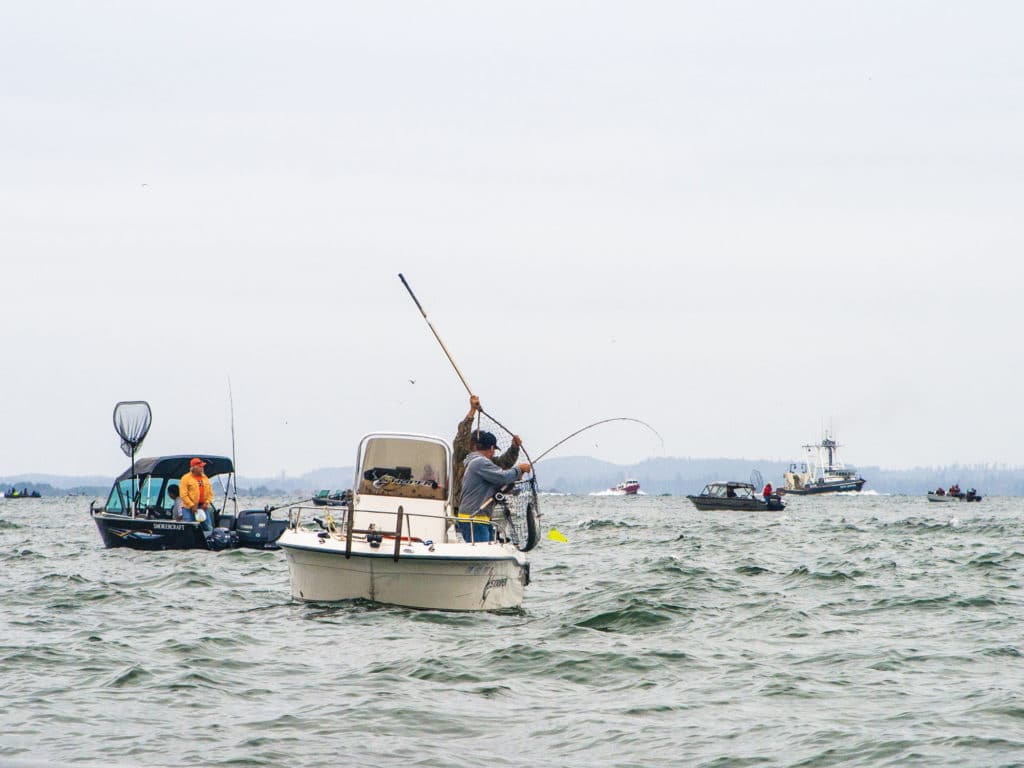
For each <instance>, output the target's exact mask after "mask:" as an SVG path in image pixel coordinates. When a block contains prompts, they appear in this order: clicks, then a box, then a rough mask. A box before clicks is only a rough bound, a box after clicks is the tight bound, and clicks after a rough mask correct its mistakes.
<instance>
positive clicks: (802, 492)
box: [785, 478, 867, 496]
mask: <svg viewBox="0 0 1024 768" xmlns="http://www.w3.org/2000/svg"><path fill="white" fill-rule="evenodd" d="M866 482H867V480H865V479H863V478H857V479H856V480H840V481H835V482H828V481H826V482H824V483H821V484H820V485H809V486H805V487H803V488H787V489H786V491H785V492H786V493H787V494H793V495H794V496H810V495H813V494H816V493H839V492H841V491H859V490H861V489H862V488H863V487H864V484H865V483H866Z"/></svg>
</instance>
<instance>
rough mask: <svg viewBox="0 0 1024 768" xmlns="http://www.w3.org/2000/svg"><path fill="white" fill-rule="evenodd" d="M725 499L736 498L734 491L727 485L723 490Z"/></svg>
mask: <svg viewBox="0 0 1024 768" xmlns="http://www.w3.org/2000/svg"><path fill="white" fill-rule="evenodd" d="M725 498H727V499H735V498H736V489H735V488H733V487H732V486H731V485H728V486H726V488H725Z"/></svg>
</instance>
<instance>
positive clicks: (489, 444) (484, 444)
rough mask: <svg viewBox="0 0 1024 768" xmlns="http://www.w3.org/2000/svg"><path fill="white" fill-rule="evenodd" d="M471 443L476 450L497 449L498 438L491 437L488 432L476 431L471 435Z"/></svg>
mask: <svg viewBox="0 0 1024 768" xmlns="http://www.w3.org/2000/svg"><path fill="white" fill-rule="evenodd" d="M472 439H473V442H474V443H475V444H476V447H477V448H480V449H482V450H487V449H488V448H497V447H498V438H496V437H495V436H494V435H492V434H491V433H490V432H484V431H483V430H477V431H476V432H474V433H473V435H472Z"/></svg>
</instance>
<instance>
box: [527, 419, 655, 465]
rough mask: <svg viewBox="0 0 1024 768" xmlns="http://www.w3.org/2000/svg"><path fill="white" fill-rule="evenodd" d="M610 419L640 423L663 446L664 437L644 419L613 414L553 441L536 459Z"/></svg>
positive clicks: (538, 459)
mask: <svg viewBox="0 0 1024 768" xmlns="http://www.w3.org/2000/svg"><path fill="white" fill-rule="evenodd" d="M610 421H632V422H636V423H637V424H642V425H643V426H645V427H647V428H648V429H649V430H651V432H653V433H654V434H655V435H657V436H658V439H659V440H660V441H661V447H662V449H664V448H665V438H663V437H662V436H661V434H660V433H659V432H658V430H656V429H655V428H654V427H652V426H651V425H650V424H648V423H647V422H646V421H641V420H640V419H634V418H632V417H630V416H613V417H612V418H610V419H601V420H600V421H595V422H594V423H593V424H588V425H587V426H585V427H582V428H581V429H577V430H576V431H575V432H573V433H572V434H571V435H569V436H568V437H563V438H562V439H561V440H559V441H558V442H557V443H555V444H554V445H552V446H551V447H550V448H548V449H547V450H546V451H544V453H542V454H541V455H540V456H538V457H537V459H536V461H540V460H541V459H543V458H544V457H545V456H547V455H548V454H549V453H551V452H552V451H553V450H555V448H557V447H558V446H560V445H561V444H562V443H565V442H567V441H569V440H571V439H572V438H574V437H576V435H578V434H580V433H582V432H586V431H587V430H588V429H592V428H594V427H597V426H600V425H601V424H607V423H608V422H610Z"/></svg>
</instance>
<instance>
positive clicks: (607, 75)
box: [0, 0, 1024, 476]
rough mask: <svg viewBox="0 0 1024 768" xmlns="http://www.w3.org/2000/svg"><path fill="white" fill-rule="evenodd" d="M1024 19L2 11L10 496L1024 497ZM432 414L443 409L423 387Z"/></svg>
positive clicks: (881, 7)
mask: <svg viewBox="0 0 1024 768" xmlns="http://www.w3.org/2000/svg"><path fill="white" fill-rule="evenodd" d="M1022 28H1024V6H1021V5H1020V4H1018V3H1012V2H981V3H952V2H888V1H887V2H786V1H785V0H783V2H775V3H764V2H759V1H751V2H700V3H687V2H664V3H599V2H552V1H551V0H545V2H537V3H524V2H514V3H509V2H505V3H502V2H487V3H475V2H461V3H457V2H431V3H422V2H372V3H371V2H365V3H336V2H321V3H284V2H280V3H268V2H248V1H247V2H241V1H239V2H144V3H139V2H135V0H131V1H125V2H47V3H27V2H26V3H5V4H3V6H2V7H0V110H2V112H0V117H2V119H0V262H2V268H0V339H2V360H3V363H2V377H0V435H2V438H0V475H11V474H14V473H19V472H54V473H61V474H94V473H100V474H107V473H111V474H112V473H115V472H117V471H120V470H121V469H122V468H123V467H124V465H125V464H126V460H125V458H124V456H123V455H122V454H121V452H120V449H119V447H118V439H117V437H116V436H115V434H114V431H113V427H112V424H111V410H112V408H113V406H114V404H115V402H117V401H118V400H130V399H144V400H148V401H149V402H150V403H151V405H152V407H153V412H154V423H153V428H152V431H151V432H150V436H149V438H148V439H147V441H146V443H145V444H144V446H143V452H144V453H145V454H148V455H154V454H159V453H193V452H206V453H218V452H223V453H230V449H231V440H230V410H229V401H228V379H229V377H230V381H231V385H232V388H233V392H234V411H235V427H236V435H237V456H238V465H239V471H240V472H242V473H243V474H246V475H249V476H254V475H276V474H279V473H280V472H282V471H284V472H287V473H288V474H298V473H302V472H305V471H307V470H309V469H313V468H316V467H322V466H336V465H342V464H350V463H351V462H352V460H353V456H354V452H355V449H356V444H357V441H358V438H359V436H360V435H362V434H363V433H365V432H368V431H372V430H378V429H397V430H408V431H416V432H427V433H434V434H440V435H443V436H447V437H450V436H451V434H452V433H453V431H454V428H455V425H456V422H457V421H458V420H459V418H461V416H462V415H463V414H464V413H465V411H466V404H467V397H466V393H465V391H464V390H463V389H462V386H461V384H460V383H459V381H458V379H457V378H456V376H455V374H454V372H453V371H452V370H451V368H450V366H449V365H448V363H447V361H446V360H445V358H444V356H443V353H442V352H441V350H440V348H439V347H438V346H437V344H436V343H435V341H434V339H433V337H432V336H431V335H430V332H429V329H428V328H427V326H426V324H425V323H424V322H423V319H422V318H421V317H420V315H419V314H418V312H417V310H416V308H415V306H414V305H413V303H412V302H411V300H410V299H409V297H408V295H407V294H406V292H405V290H404V289H403V288H402V285H401V283H400V282H399V280H398V278H397V274H398V273H399V272H404V273H405V275H406V276H407V278H408V279H409V281H410V283H411V284H412V286H413V288H414V290H416V292H417V294H418V295H419V298H420V300H421V301H422V302H423V304H424V306H425V308H426V309H427V312H428V313H429V315H430V318H431V320H432V321H433V322H434V325H435V326H436V328H437V329H438V331H439V332H440V334H441V336H442V338H444V340H445V341H446V343H447V344H448V346H449V348H450V349H451V351H452V353H453V355H454V356H455V358H456V360H457V362H458V363H459V365H460V367H461V368H462V370H463V371H464V373H465V374H466V376H467V378H468V380H469V382H470V384H471V386H472V387H473V388H474V390H476V391H477V392H478V393H479V395H480V396H481V398H482V399H483V402H484V406H485V407H486V408H488V409H489V410H491V411H493V412H494V413H495V415H497V416H498V418H500V419H501V420H502V421H503V422H505V423H506V424H508V425H509V426H510V427H512V428H513V429H514V430H515V431H517V432H519V433H520V434H521V435H522V437H523V439H524V441H525V442H526V445H527V447H528V449H529V450H531V452H533V453H535V454H536V453H539V452H540V451H542V450H543V449H545V448H547V447H548V446H549V445H551V444H552V443H554V442H556V441H557V440H559V439H560V438H562V437H564V436H565V435H567V434H569V433H570V432H572V431H573V430H575V429H578V428H579V427H581V426H583V425H584V424H587V423H589V422H592V421H596V420H598V419H601V418H606V417H610V416H632V417H636V418H641V419H644V420H646V421H648V422H650V423H651V424H653V425H654V426H655V427H657V429H658V430H659V431H660V432H661V434H662V435H663V436H664V439H665V445H664V448H662V446H661V444H660V443H659V442H658V440H657V439H656V438H654V437H653V436H652V435H650V434H649V433H647V432H645V431H644V430H642V429H640V428H638V427H636V425H619V426H611V427H604V428H599V429H595V430H593V431H591V432H589V433H587V434H586V435H585V436H581V437H580V438H579V439H577V440H576V441H573V442H571V443H569V444H568V445H566V446H564V448H563V449H561V450H560V452H559V454H558V455H574V454H575V455H579V454H589V455H592V456H595V457H597V458H601V459H606V460H609V461H617V462H632V461H638V460H640V459H643V458H645V457H648V456H701V457H714V456H728V457H737V458H739V457H747V458H770V459H795V458H797V457H798V455H799V453H800V450H799V449H800V445H801V444H802V443H804V442H807V441H810V440H814V439H816V438H817V437H819V436H820V434H819V433H820V430H821V427H822V425H826V426H828V425H829V424H831V425H832V426H833V427H834V429H835V431H836V433H837V434H838V437H839V440H840V442H841V443H842V444H843V445H844V446H845V458H846V460H847V462H848V463H853V464H874V465H881V466H884V467H893V468H896V467H907V466H916V465H929V464H938V463H949V462H955V461H960V462H998V463H1006V464H1011V465H1021V464H1024V440H1021V439H1020V438H1021V434H1022V427H1024V415H1022V413H1021V408H1020V406H1019V401H1020V380H1021V377H1022V374H1024V362H1022V355H1021V350H1020V347H1021V344H1020V341H1019V339H1018V333H1019V330H1020V327H1021V309H1020V298H1019V294H1020V290H1021V283H1022V278H1024V266H1022V263H1021V253H1022V247H1021V246H1022V242H1024V234H1022V225H1021V208H1022V201H1024V46H1022V45H1021V41H1020V31H1021V29H1022ZM413 381H414V382H415V383H413Z"/></svg>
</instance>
